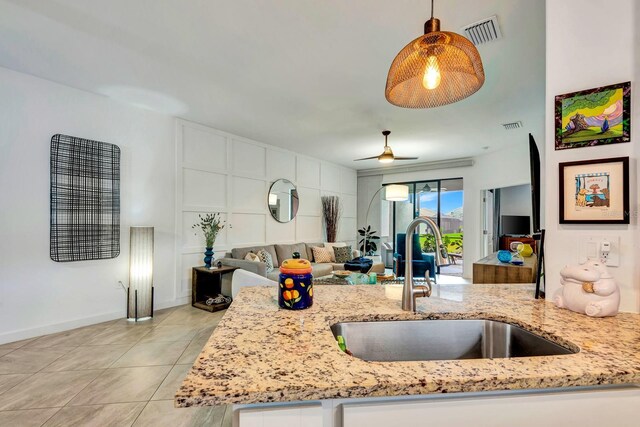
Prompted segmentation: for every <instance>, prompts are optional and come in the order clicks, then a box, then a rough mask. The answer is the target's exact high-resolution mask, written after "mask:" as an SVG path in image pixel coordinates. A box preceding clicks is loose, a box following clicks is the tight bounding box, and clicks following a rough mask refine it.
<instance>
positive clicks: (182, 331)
mask: <svg viewBox="0 0 640 427" xmlns="http://www.w3.org/2000/svg"><path fill="white" fill-rule="evenodd" d="M223 315H224V312H217V313H208V312H205V311H202V310H199V309H195V308H192V307H191V306H180V307H175V308H170V309H166V310H160V311H158V312H157V313H156V315H155V317H154V318H153V319H151V320H149V321H144V322H140V323H138V324H135V323H132V322H127V321H126V320H125V319H121V320H115V321H111V322H106V323H100V324H97V325H92V326H87V327H84V328H79V329H74V330H71V331H66V332H61V333H57V334H51V335H45V336H42V337H38V338H33V339H28V340H24V341H19V342H14V343H9V344H4V345H0V426H12V427H13V426H15V427H22V426H25V427H27V426H28V427H31V426H46V427H52V426H64V427H70V426H99V427H106V426H114V427H116V426H117V427H120V426H153V427H161V426H171V427H174V426H203V425H206V426H214V427H223V426H224V427H230V426H231V415H232V414H231V408H229V409H227V407H224V406H221V407H212V408H174V407H173V394H174V392H175V390H177V389H178V387H179V386H180V383H181V382H182V379H183V378H184V377H185V376H186V375H187V372H188V370H189V368H191V365H192V364H193V361H194V360H195V359H196V357H197V356H198V354H200V350H201V349H202V347H203V346H204V344H205V343H206V342H207V340H208V338H209V336H210V335H211V333H212V332H213V330H214V329H215V327H216V325H217V324H218V322H219V321H220V319H221V318H222V316H223Z"/></svg>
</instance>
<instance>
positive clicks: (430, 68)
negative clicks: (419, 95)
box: [422, 55, 441, 90]
mask: <svg viewBox="0 0 640 427" xmlns="http://www.w3.org/2000/svg"><path fill="white" fill-rule="evenodd" d="M440 80H441V76H440V65H439V64H438V59H437V58H436V57H435V56H433V55H431V56H430V57H428V58H427V65H426V67H424V77H422V86H424V88H425V89H429V90H433V89H435V88H437V87H438V86H440Z"/></svg>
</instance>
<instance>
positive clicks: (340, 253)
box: [333, 245, 352, 263]
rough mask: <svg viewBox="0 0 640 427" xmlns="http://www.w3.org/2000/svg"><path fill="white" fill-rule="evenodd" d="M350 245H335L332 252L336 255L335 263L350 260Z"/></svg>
mask: <svg viewBox="0 0 640 427" xmlns="http://www.w3.org/2000/svg"><path fill="white" fill-rule="evenodd" d="M351 252H352V251H351V246H350V245H347V246H336V247H335V248H333V253H334V254H335V255H336V262H337V263H344V262H347V261H350V260H351Z"/></svg>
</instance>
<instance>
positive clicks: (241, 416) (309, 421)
mask: <svg viewBox="0 0 640 427" xmlns="http://www.w3.org/2000/svg"><path fill="white" fill-rule="evenodd" d="M236 412H237V417H238V421H239V426H240V427H283V426H286V427H323V426H322V406H321V405H320V404H312V405H295V406H272V407H268V406H266V407H263V408H247V409H238V410H237V411H236ZM234 418H235V417H234ZM234 426H237V425H236V424H235V423H234Z"/></svg>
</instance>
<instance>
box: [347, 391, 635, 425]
mask: <svg viewBox="0 0 640 427" xmlns="http://www.w3.org/2000/svg"><path fill="white" fill-rule="evenodd" d="M516 393H517V392H516ZM638 405H640V388H636V387H631V388H626V389H619V388H617V389H608V390H607V389H604V390H602V389H600V390H593V389H592V390H580V391H566V390H565V391H562V392H552V393H549V392H538V393H526V394H524V393H518V394H510V393H503V394H500V395H494V396H487V397H484V396H481V395H478V394H476V395H475V396H473V397H471V396H470V397H464V398H455V397H454V398H451V397H450V398H434V399H423V400H414V401H395V402H375V403H374V402H372V403H362V404H360V403H348V404H343V405H342V408H343V413H342V420H343V422H342V426H343V427H388V426H402V427H418V426H420V427H423V426H438V427H468V426H474V427H513V426H518V427H539V426H545V427H555V426H558V427H560V426H562V427H566V426H580V427H605V426H616V427H627V426H628V427H637V426H638V425H640V424H639V421H638V409H637V408H638Z"/></svg>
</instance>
